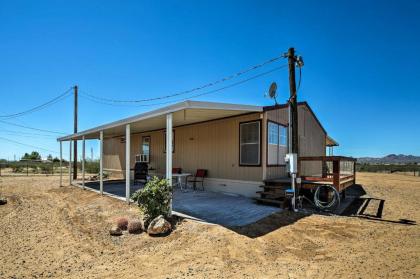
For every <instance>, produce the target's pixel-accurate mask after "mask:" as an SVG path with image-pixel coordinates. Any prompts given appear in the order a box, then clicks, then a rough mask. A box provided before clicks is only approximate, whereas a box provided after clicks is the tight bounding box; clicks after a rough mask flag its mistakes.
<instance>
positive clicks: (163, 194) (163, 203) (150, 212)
mask: <svg viewBox="0 0 420 279" xmlns="http://www.w3.org/2000/svg"><path fill="white" fill-rule="evenodd" d="M171 195H172V187H171V186H170V185H169V183H168V181H167V180H166V179H159V178H158V177H156V176H155V177H153V178H152V180H150V181H149V182H147V183H146V185H145V187H144V188H143V189H140V190H137V191H136V192H134V193H133V195H132V196H131V198H132V199H133V200H134V201H136V202H138V204H139V207H140V209H141V210H142V211H143V213H144V217H145V222H146V223H149V222H150V221H151V220H153V219H154V218H156V217H157V216H159V215H164V216H167V215H168V213H169V206H170V202H171Z"/></svg>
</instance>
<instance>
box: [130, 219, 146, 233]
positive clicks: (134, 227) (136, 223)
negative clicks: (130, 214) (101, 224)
mask: <svg viewBox="0 0 420 279" xmlns="http://www.w3.org/2000/svg"><path fill="white" fill-rule="evenodd" d="M127 229H128V232H129V233H141V232H142V231H144V224H143V221H142V220H139V219H132V220H130V221H128V226H127Z"/></svg>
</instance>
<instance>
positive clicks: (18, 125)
mask: <svg viewBox="0 0 420 279" xmlns="http://www.w3.org/2000/svg"><path fill="white" fill-rule="evenodd" d="M0 123H4V124H7V125H12V126H16V127H21V128H25V129H30V130H34V131H39V132H46V133H52V134H60V135H66V134H68V133H63V132H57V131H51V130H45V129H39V128H34V127H29V126H25V125H21V124H17V123H13V122H8V121H4V120H0Z"/></svg>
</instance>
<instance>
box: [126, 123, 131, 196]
mask: <svg viewBox="0 0 420 279" xmlns="http://www.w3.org/2000/svg"><path fill="white" fill-rule="evenodd" d="M130 140H131V134H130V124H127V125H126V126H125V199H126V200H127V203H130V165H131V164H130Z"/></svg>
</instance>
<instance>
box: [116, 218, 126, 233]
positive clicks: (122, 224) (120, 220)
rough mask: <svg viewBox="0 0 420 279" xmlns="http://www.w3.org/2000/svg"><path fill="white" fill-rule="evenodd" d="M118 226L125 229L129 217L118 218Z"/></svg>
mask: <svg viewBox="0 0 420 279" xmlns="http://www.w3.org/2000/svg"><path fill="white" fill-rule="evenodd" d="M116 221H117V227H118V228H120V229H121V230H123V231H125V230H126V229H127V226H128V219H127V218H125V217H119V218H117V220H116Z"/></svg>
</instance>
